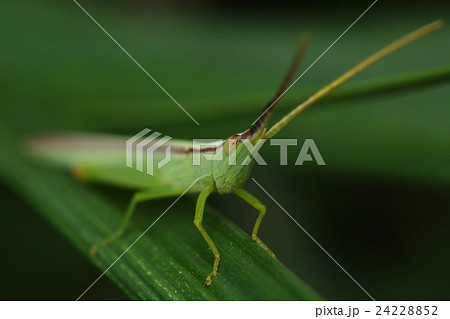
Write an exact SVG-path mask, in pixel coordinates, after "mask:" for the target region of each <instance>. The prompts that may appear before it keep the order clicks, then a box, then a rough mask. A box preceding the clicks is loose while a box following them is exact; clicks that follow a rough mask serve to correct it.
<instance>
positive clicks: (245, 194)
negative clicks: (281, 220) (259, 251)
mask: <svg viewBox="0 0 450 319" xmlns="http://www.w3.org/2000/svg"><path fill="white" fill-rule="evenodd" d="M234 193H235V194H236V195H237V196H239V197H240V198H242V199H243V200H245V201H246V202H247V203H249V204H250V205H252V206H253V207H255V208H256V209H257V210H258V211H259V215H258V218H256V222H255V226H253V231H252V239H253V240H254V241H255V242H256V243H257V244H258V245H259V246H261V247H262V248H264V249H265V250H266V251H267V252H268V253H269V254H271V255H272V257H274V258H275V254H274V253H273V252H272V250H270V248H269V247H267V245H266V244H264V242H263V241H262V240H261V239H259V237H258V230H259V226H260V225H261V222H262V220H263V218H264V215H265V214H266V206H264V204H262V203H261V202H260V201H259V200H258V199H257V198H256V197H254V196H253V195H252V194H250V193H249V192H247V191H245V190H243V189H238V190H237V191H235V192H234Z"/></svg>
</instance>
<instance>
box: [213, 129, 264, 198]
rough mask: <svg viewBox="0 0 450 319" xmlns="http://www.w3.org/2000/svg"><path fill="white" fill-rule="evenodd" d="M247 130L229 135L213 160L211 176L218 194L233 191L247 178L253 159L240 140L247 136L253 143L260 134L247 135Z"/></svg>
mask: <svg viewBox="0 0 450 319" xmlns="http://www.w3.org/2000/svg"><path fill="white" fill-rule="evenodd" d="M249 132H250V131H249V130H247V131H245V132H244V133H242V134H235V135H232V136H230V137H229V138H228V139H227V140H226V141H225V143H224V144H223V147H222V152H221V154H220V155H219V153H218V154H217V155H218V156H221V157H220V159H219V160H215V161H214V162H213V178H214V181H215V183H216V188H217V190H218V192H219V193H220V194H227V193H233V192H234V191H236V190H238V189H239V188H241V186H242V185H243V184H244V183H245V181H246V180H247V179H248V176H249V174H250V171H251V169H252V167H253V164H254V161H253V158H252V156H251V153H250V151H249V150H248V148H247V147H246V145H244V143H243V142H242V140H243V139H244V138H248V139H249V140H250V141H251V142H252V143H255V142H256V141H258V140H259V139H260V138H261V135H258V136H252V137H249Z"/></svg>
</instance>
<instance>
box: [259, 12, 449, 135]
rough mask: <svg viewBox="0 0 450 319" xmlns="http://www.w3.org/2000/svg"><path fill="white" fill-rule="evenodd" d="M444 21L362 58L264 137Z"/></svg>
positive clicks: (433, 23) (428, 25) (438, 26)
mask: <svg viewBox="0 0 450 319" xmlns="http://www.w3.org/2000/svg"><path fill="white" fill-rule="evenodd" d="M443 25H444V23H443V22H442V21H440V20H437V21H434V22H432V23H430V24H427V25H425V26H423V27H421V28H420V29H417V30H416V31H413V32H411V33H409V34H407V35H405V36H404V37H402V38H400V39H398V40H397V41H395V42H393V43H391V44H389V45H388V46H386V47H384V48H383V49H381V50H380V51H378V52H376V53H374V54H372V55H371V56H369V57H368V58H366V59H365V60H363V61H362V62H361V63H359V64H358V65H356V66H354V67H353V68H351V69H350V70H349V71H347V72H345V73H344V74H342V75H341V76H340V77H338V78H337V79H336V80H334V81H333V82H331V83H330V84H328V85H326V86H325V87H323V88H322V89H320V90H319V91H317V92H316V93H314V94H313V95H312V96H310V97H309V98H308V99H307V100H306V101H305V102H303V103H302V104H300V105H299V106H297V107H296V108H295V109H293V110H292V111H291V112H289V113H288V114H286V115H285V116H284V117H283V118H282V119H281V120H279V121H278V122H277V123H276V124H275V125H274V126H272V127H271V128H270V129H269V130H268V131H267V132H266V134H264V138H266V139H267V138H271V137H272V136H274V135H275V134H277V133H278V132H279V131H280V130H281V129H282V128H283V127H285V126H286V125H287V124H288V123H289V122H290V121H291V120H292V119H293V118H294V117H296V116H297V115H299V114H300V113H301V112H302V111H303V110H304V109H306V108H307V107H309V106H311V105H312V104H314V103H315V102H316V101H317V100H319V99H320V98H322V97H323V96H325V95H326V94H328V93H329V92H331V91H332V90H334V89H335V88H337V87H338V86H339V85H341V84H343V83H344V82H346V81H348V80H349V79H350V78H352V77H354V76H355V75H356V74H358V73H359V72H361V71H362V70H364V69H366V68H367V67H369V66H371V65H372V64H374V63H375V62H377V61H379V60H381V59H383V58H384V57H386V56H387V55H389V54H391V53H393V52H395V51H397V50H398V49H400V48H402V47H404V46H406V45H408V44H409V43H411V42H414V41H416V40H417V39H419V38H421V37H423V36H425V35H427V34H428V33H430V32H433V31H435V30H437V29H440V28H442V26H443Z"/></svg>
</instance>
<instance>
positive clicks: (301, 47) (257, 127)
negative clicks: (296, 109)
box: [241, 33, 310, 138]
mask: <svg viewBox="0 0 450 319" xmlns="http://www.w3.org/2000/svg"><path fill="white" fill-rule="evenodd" d="M309 42H310V40H309V35H308V34H306V33H302V34H301V35H300V38H299V40H298V44H297V50H296V53H295V56H294V58H293V59H292V62H291V65H290V66H289V69H288V72H287V73H286V76H285V77H284V79H283V82H282V83H281V85H280V87H279V89H278V91H277V93H276V94H275V96H274V97H273V99H272V100H270V102H269V103H268V104H267V105H266V107H265V108H264V110H263V111H262V113H261V115H260V116H259V117H258V119H257V120H256V121H255V122H254V123H253V125H252V126H251V128H250V129H249V130H247V131H246V132H245V133H244V134H243V135H241V138H248V137H250V136H253V135H254V134H258V133H260V132H261V130H263V129H264V128H265V126H266V123H267V121H268V120H269V118H270V116H271V115H272V114H273V112H274V110H275V108H276V107H277V104H278V101H279V100H280V98H281V97H282V96H283V94H284V93H285V92H286V89H287V88H288V86H289V84H290V83H291V81H292V78H293V77H294V75H295V72H296V71H297V69H298V67H299V66H300V63H301V62H302V61H303V58H304V57H305V53H306V50H307V49H308V45H309Z"/></svg>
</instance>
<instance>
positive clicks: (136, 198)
mask: <svg viewBox="0 0 450 319" xmlns="http://www.w3.org/2000/svg"><path fill="white" fill-rule="evenodd" d="M181 193H182V192H180V191H179V190H176V189H171V188H158V189H151V190H145V191H140V192H137V193H135V194H134V195H133V197H132V198H131V201H130V204H129V205H128V208H127V212H126V214H125V217H124V218H123V220H122V224H121V225H120V227H119V228H118V229H117V230H116V231H115V232H114V233H113V234H112V235H111V236H109V237H107V238H105V239H103V240H102V241H101V242H99V243H98V244H96V245H93V246H92V247H91V249H90V255H91V256H95V254H96V253H97V251H98V249H99V248H100V247H104V246H107V245H109V244H111V243H112V242H113V241H115V240H116V239H117V238H119V237H120V236H122V235H123V234H124V232H125V230H126V228H127V226H128V224H129V223H130V220H131V216H133V213H134V211H135V209H136V205H137V204H138V203H140V202H143V201H147V200H151V199H155V198H163V197H172V196H177V195H179V194H181Z"/></svg>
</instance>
